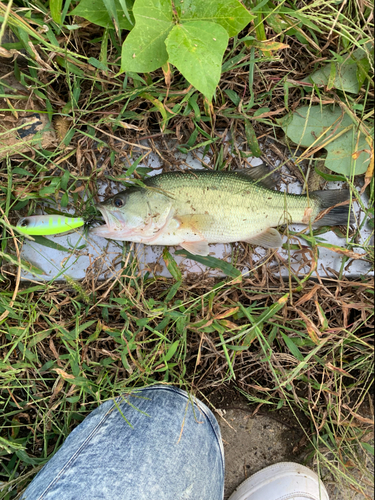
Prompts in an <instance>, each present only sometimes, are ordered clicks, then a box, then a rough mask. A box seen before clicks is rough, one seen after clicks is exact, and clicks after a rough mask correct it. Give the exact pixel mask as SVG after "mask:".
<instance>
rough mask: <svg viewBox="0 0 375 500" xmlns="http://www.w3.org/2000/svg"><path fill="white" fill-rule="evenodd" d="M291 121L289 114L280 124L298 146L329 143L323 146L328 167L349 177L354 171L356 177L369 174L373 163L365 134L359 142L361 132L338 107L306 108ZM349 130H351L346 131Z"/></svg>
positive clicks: (293, 116) (296, 113)
mask: <svg viewBox="0 0 375 500" xmlns="http://www.w3.org/2000/svg"><path fill="white" fill-rule="evenodd" d="M289 119H290V115H287V116H286V117H284V119H283V120H281V121H280V123H281V126H282V128H283V130H284V132H285V134H286V135H287V136H288V137H289V138H290V139H291V140H292V141H293V142H295V143H296V144H299V145H300V146H303V147H309V146H312V145H313V144H314V147H316V146H319V145H320V144H323V143H325V142H328V141H330V142H328V143H327V144H325V146H324V148H325V149H326V151H327V158H326V162H325V165H326V167H327V168H329V169H330V170H332V171H333V172H337V173H338V174H343V175H346V176H350V175H352V174H353V172H354V174H355V175H360V174H364V173H365V172H366V170H367V167H368V164H369V161H370V155H369V152H368V151H369V149H370V148H369V145H368V144H367V142H366V140H365V137H364V135H363V134H360V136H359V140H358V143H357V136H358V133H359V132H358V131H357V129H356V127H355V125H354V124H353V122H352V120H351V118H350V117H349V116H348V115H346V114H343V113H342V111H341V109H340V108H339V107H336V108H335V109H334V110H333V111H332V108H331V107H330V106H322V107H321V106H312V107H311V108H309V107H308V106H304V107H302V108H299V109H297V110H296V111H295V112H294V113H293V114H292V119H291V120H290V121H289ZM348 127H349V130H348V131H347V132H343V131H344V129H346V128H348ZM332 134H333V135H332ZM340 134H341V135H340ZM317 138H319V139H318V140H317ZM365 150H367V151H365ZM357 156H358V157H357ZM354 157H356V160H354Z"/></svg>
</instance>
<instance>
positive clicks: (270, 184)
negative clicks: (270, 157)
mask: <svg viewBox="0 0 375 500" xmlns="http://www.w3.org/2000/svg"><path fill="white" fill-rule="evenodd" d="M235 172H238V173H239V174H242V175H246V177H249V178H250V179H251V180H252V181H258V182H257V184H259V185H261V186H264V187H266V188H267V189H275V184H276V182H275V179H274V173H273V172H271V171H270V170H269V169H268V168H267V167H266V165H265V164H264V163H262V164H260V165H257V166H256V167H249V168H243V169H242V168H241V169H238V170H237V169H236V170H235Z"/></svg>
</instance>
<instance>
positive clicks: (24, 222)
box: [21, 219, 30, 227]
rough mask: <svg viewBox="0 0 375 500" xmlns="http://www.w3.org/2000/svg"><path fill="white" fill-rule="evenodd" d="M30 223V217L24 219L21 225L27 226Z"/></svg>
mask: <svg viewBox="0 0 375 500" xmlns="http://www.w3.org/2000/svg"><path fill="white" fill-rule="evenodd" d="M29 223H30V221H29V219H23V221H22V222H21V227H27V226H28V225H29Z"/></svg>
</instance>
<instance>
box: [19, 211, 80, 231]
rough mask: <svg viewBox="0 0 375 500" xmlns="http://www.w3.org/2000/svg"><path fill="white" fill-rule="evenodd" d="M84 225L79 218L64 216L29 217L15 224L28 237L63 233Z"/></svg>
mask: <svg viewBox="0 0 375 500" xmlns="http://www.w3.org/2000/svg"><path fill="white" fill-rule="evenodd" d="M84 224H85V220H84V219H82V218H81V217H66V216H64V215H31V216H29V217H23V218H22V219H20V220H19V221H18V222H17V225H16V228H17V229H18V231H19V232H20V233H23V234H27V235H29V236H48V235H53V234H60V233H65V232H67V231H71V230H72V229H77V228H78V227H81V226H83V225H84Z"/></svg>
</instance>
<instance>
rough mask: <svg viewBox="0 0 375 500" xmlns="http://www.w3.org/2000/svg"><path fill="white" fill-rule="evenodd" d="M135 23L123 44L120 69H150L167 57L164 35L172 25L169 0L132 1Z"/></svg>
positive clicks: (160, 63)
mask: <svg viewBox="0 0 375 500" xmlns="http://www.w3.org/2000/svg"><path fill="white" fill-rule="evenodd" d="M133 14H134V18H135V21H136V24H135V27H134V28H133V30H132V31H131V32H130V33H129V35H128V36H127V38H126V40H125V42H124V44H123V46H122V56H121V70H122V71H134V72H136V73H143V72H145V73H149V72H150V71H154V70H155V69H158V68H160V66H163V64H165V63H166V62H167V61H168V54H167V50H166V47H165V43H164V42H165V39H166V38H167V36H168V34H169V32H170V31H171V29H172V28H173V26H174V24H173V11H172V3H171V0H140V1H137V2H136V3H135V4H134V9H133Z"/></svg>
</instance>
